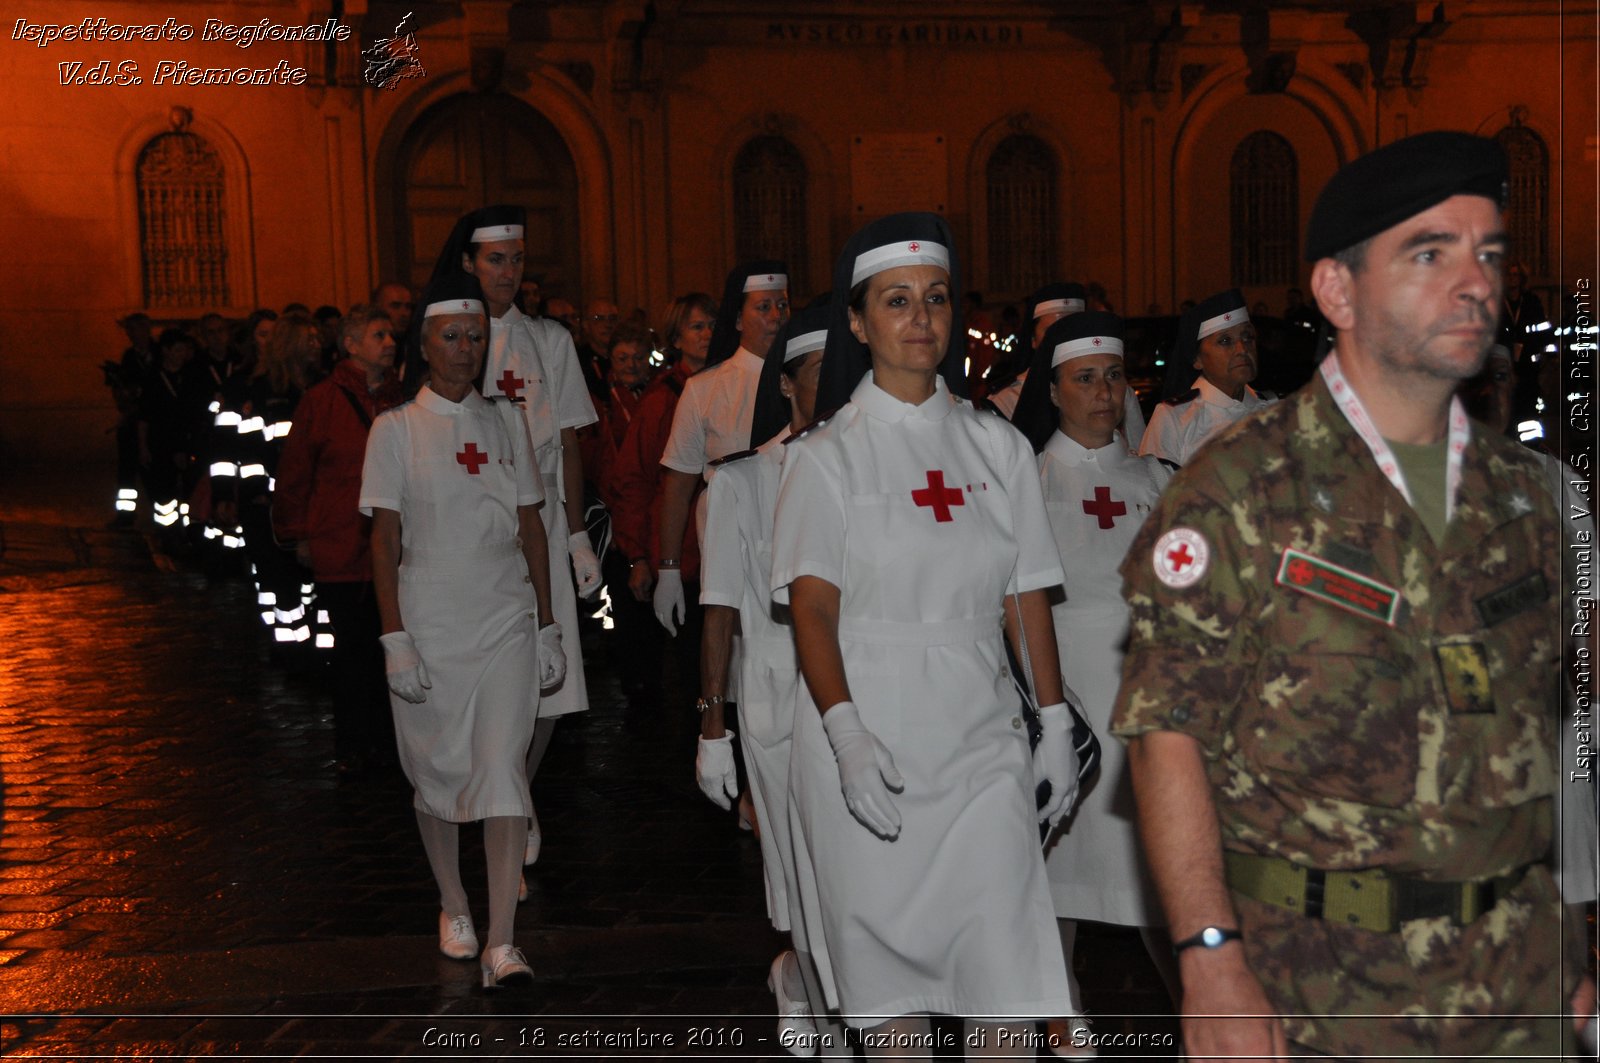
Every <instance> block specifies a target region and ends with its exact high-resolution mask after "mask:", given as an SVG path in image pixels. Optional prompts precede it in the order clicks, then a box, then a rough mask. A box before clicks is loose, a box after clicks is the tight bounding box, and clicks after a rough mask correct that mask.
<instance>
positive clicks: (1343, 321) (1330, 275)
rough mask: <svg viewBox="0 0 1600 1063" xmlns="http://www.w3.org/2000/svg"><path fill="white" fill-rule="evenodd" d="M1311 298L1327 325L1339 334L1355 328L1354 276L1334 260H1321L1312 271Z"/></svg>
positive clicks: (1348, 269)
mask: <svg viewBox="0 0 1600 1063" xmlns="http://www.w3.org/2000/svg"><path fill="white" fill-rule="evenodd" d="M1311 294H1312V296H1313V297H1314V298H1315V299H1316V301H1317V308H1318V309H1319V310H1321V311H1322V316H1323V317H1325V318H1327V319H1328V324H1330V325H1332V326H1333V327H1334V328H1335V329H1337V330H1338V331H1341V332H1349V331H1350V330H1351V329H1353V328H1355V324H1356V312H1355V276H1354V274H1352V273H1351V272H1350V268H1349V267H1348V266H1346V265H1344V264H1343V263H1341V262H1339V261H1338V260H1336V259H1332V258H1321V259H1318V260H1317V264H1316V265H1315V266H1312V267H1311Z"/></svg>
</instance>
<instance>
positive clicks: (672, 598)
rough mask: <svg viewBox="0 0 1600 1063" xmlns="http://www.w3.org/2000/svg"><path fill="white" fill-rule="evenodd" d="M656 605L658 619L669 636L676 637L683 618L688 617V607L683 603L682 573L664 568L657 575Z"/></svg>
mask: <svg viewBox="0 0 1600 1063" xmlns="http://www.w3.org/2000/svg"><path fill="white" fill-rule="evenodd" d="M654 603H655V607H656V619H657V620H659V621H661V626H662V627H664V628H666V629H667V634H669V635H673V636H676V635H677V634H678V625H679V624H681V623H683V618H684V617H685V616H687V615H688V612H687V610H688V606H686V605H684V603H683V572H682V571H680V570H679V569H675V568H664V569H662V570H661V571H660V572H658V573H657V574H656V593H655V598H654Z"/></svg>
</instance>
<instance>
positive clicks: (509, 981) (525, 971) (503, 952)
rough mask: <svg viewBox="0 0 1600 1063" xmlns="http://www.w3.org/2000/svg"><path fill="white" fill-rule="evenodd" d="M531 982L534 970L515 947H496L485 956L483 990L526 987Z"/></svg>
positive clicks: (526, 958)
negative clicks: (509, 986)
mask: <svg viewBox="0 0 1600 1063" xmlns="http://www.w3.org/2000/svg"><path fill="white" fill-rule="evenodd" d="M531 981H533V968H532V967H529V966H528V957H526V956H524V955H523V954H522V950H521V949H519V948H517V947H516V946H515V945H496V946H495V947H494V948H492V949H489V950H488V951H486V952H485V953H484V954H483V988H485V989H494V988H497V987H499V986H504V985H526V984H527V983H529V982H531Z"/></svg>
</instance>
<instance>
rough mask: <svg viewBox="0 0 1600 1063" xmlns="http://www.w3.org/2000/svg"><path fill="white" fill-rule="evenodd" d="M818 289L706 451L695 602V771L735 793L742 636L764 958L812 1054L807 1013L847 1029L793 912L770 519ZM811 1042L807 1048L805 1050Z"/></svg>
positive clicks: (715, 796)
mask: <svg viewBox="0 0 1600 1063" xmlns="http://www.w3.org/2000/svg"><path fill="white" fill-rule="evenodd" d="M827 330H828V303H827V301H826V298H824V299H821V300H818V301H816V302H813V303H812V304H811V305H810V306H808V307H806V308H805V309H804V310H802V311H801V312H800V313H798V314H795V315H794V316H793V317H792V318H790V319H789V323H788V324H787V325H786V326H784V328H783V329H782V330H781V331H780V332H779V333H778V336H777V339H775V340H774V341H773V344H772V347H771V348H770V349H769V350H768V352H767V358H766V364H765V366H764V367H763V369H762V376H761V384H760V388H759V390H758V392H757V396H756V408H755V414H754V417H753V420H752V428H751V431H752V435H753V436H754V437H756V438H764V439H765V440H766V442H764V443H762V444H761V445H760V446H759V447H757V448H756V449H754V450H747V451H743V452H741V453H739V454H730V455H728V456H727V457H725V458H721V459H719V460H717V461H716V462H713V465H714V467H715V468H716V472H715V474H714V475H713V476H712V477H711V486H710V487H709V488H708V489H707V492H706V494H707V498H708V500H709V501H708V503H707V507H706V538H705V541H704V542H703V543H702V544H701V548H700V550H701V552H700V559H701V560H700V603H701V604H702V605H703V606H705V630H704V633H703V635H702V640H703V644H704V648H703V651H702V653H701V656H700V659H701V675H700V689H701V693H702V698H701V704H700V709H701V712H700V742H699V748H698V753H697V756H696V758H695V778H696V780H697V781H698V782H699V784H700V789H701V791H703V792H704V793H705V795H706V796H707V797H709V798H710V799H711V800H712V801H713V802H715V803H716V804H717V805H719V806H720V807H722V808H723V809H727V808H729V807H731V805H732V802H733V801H734V800H736V799H737V798H738V794H739V790H738V781H737V776H736V773H735V769H734V757H733V735H734V732H733V731H731V730H729V729H728V728H727V727H726V725H725V721H724V711H723V704H724V701H725V699H726V695H727V690H728V683H727V673H728V671H729V669H730V668H731V667H734V665H732V664H730V657H731V650H732V645H733V636H734V633H735V631H737V632H738V633H739V636H740V640H739V641H740V651H741V652H740V654H739V661H738V663H737V667H738V668H739V700H738V709H739V732H738V733H739V745H740V749H741V750H742V751H743V753H744V763H745V770H746V772H747V774H748V777H749V781H750V795H751V799H752V801H753V804H754V806H755V812H756V819H757V821H758V822H759V824H760V827H761V831H760V840H761V868H762V873H763V878H764V880H765V883H766V891H767V914H768V916H769V917H770V918H771V920H772V925H773V928H774V929H776V930H779V931H781V932H785V933H789V932H792V933H793V938H794V946H795V950H794V951H786V952H784V953H782V954H781V955H779V956H778V958H777V959H776V960H774V961H773V963H772V970H771V973H770V975H769V977H768V979H767V984H768V986H769V987H770V988H771V989H772V992H773V994H774V995H775V996H776V997H777V1004H778V1022H779V1029H778V1037H779V1044H782V1045H784V1046H785V1047H786V1048H788V1049H789V1051H790V1052H792V1053H794V1054H796V1055H812V1054H814V1053H815V1051H816V1046H817V1044H818V1038H817V1026H816V1024H815V1023H814V1021H813V1015H822V1016H824V1032H825V1033H826V1034H828V1036H827V1037H825V1038H823V1041H824V1043H826V1044H830V1045H832V1046H837V1047H839V1048H841V1049H842V1048H843V1046H844V1044H845V1041H844V1030H843V1028H842V1027H840V1026H838V1025H837V1023H835V1024H833V1025H832V1026H831V1027H828V1026H827V1025H826V1016H825V1010H826V1004H825V1002H824V1000H823V998H822V996H821V994H820V992H817V994H816V995H815V997H813V996H812V994H811V992H810V990H811V989H812V987H817V986H819V985H820V983H819V982H818V981H817V979H816V978H815V977H814V976H810V977H808V975H813V972H811V971H807V970H806V967H807V966H808V965H810V964H811V962H812V961H811V958H810V955H809V952H810V950H809V948H808V946H807V945H806V939H805V933H804V927H803V920H802V919H801V918H800V916H799V914H798V906H799V898H798V897H797V895H796V893H795V885H794V882H795V870H794V857H793V847H792V845H791V828H790V823H789V756H790V739H791V737H792V735H793V731H794V703H795V694H796V691H797V690H798V688H799V685H800V670H799V667H798V665H797V663H796V660H795V649H794V629H793V627H792V626H791V625H790V624H789V622H788V610H786V609H781V608H780V609H774V608H773V605H772V527H773V520H774V513H775V511H776V509H777V504H778V481H779V474H780V471H781V470H782V468H783V455H784V451H785V447H784V446H783V442H784V440H785V439H787V438H788V437H789V435H790V434H791V433H793V432H797V431H799V430H801V429H802V428H804V427H805V426H806V425H807V424H809V423H810V422H811V419H812V416H813V414H814V413H815V410H816V401H817V383H818V381H819V379H820V376H821V370H822V350H823V346H824V344H825V342H826V340H827V335H828V332H827ZM808 1049H809V1050H808Z"/></svg>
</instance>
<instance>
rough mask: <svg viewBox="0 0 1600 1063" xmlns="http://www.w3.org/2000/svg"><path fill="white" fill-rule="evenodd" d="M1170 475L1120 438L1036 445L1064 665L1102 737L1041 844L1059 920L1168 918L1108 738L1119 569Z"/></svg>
mask: <svg viewBox="0 0 1600 1063" xmlns="http://www.w3.org/2000/svg"><path fill="white" fill-rule="evenodd" d="M1171 476H1172V472H1171V470H1169V469H1168V468H1167V467H1166V466H1165V465H1162V464H1161V462H1159V461H1157V460H1156V459H1155V458H1139V457H1134V456H1133V455H1132V454H1129V453H1128V449H1127V445H1126V444H1125V443H1124V442H1123V441H1122V440H1121V439H1120V438H1119V439H1113V440H1112V442H1111V444H1110V445H1109V446H1104V447H1100V448H1098V449H1095V450H1090V449H1088V448H1086V447H1084V446H1082V445H1081V444H1079V443H1076V442H1074V441H1073V440H1072V439H1070V438H1068V437H1067V436H1066V435H1064V434H1062V433H1061V432H1060V431H1057V432H1055V433H1053V434H1052V435H1051V436H1050V440H1049V442H1048V443H1046V444H1045V448H1044V451H1043V452H1042V453H1040V455H1039V479H1040V482H1041V485H1042V487H1043V490H1044V502H1045V508H1046V510H1048V511H1049V514H1050V530H1051V532H1052V534H1053V535H1054V536H1055V541H1056V547H1057V549H1058V550H1059V551H1060V553H1061V568H1062V571H1063V572H1065V573H1066V582H1065V583H1064V584H1063V589H1064V590H1065V592H1066V600H1065V601H1063V602H1060V603H1059V604H1057V605H1055V606H1054V607H1053V608H1052V613H1053V616H1054V620H1055V628H1056V643H1057V646H1058V647H1059V650H1060V655H1061V674H1062V677H1063V678H1064V679H1065V680H1066V681H1067V682H1068V683H1069V684H1071V686H1072V689H1073V690H1074V691H1076V692H1077V694H1078V696H1079V697H1080V698H1082V699H1083V705H1082V708H1083V711H1084V715H1085V716H1086V717H1087V718H1088V720H1089V723H1090V725H1091V726H1092V727H1093V728H1094V730H1095V733H1096V734H1098V735H1100V736H1101V737H1102V741H1101V743H1100V750H1101V760H1100V772H1099V774H1098V775H1097V776H1096V777H1095V778H1094V780H1093V781H1092V782H1091V783H1090V784H1089V785H1088V786H1087V787H1085V788H1084V791H1083V793H1082V794H1080V795H1079V798H1078V806H1077V809H1076V811H1074V813H1073V814H1072V816H1071V818H1070V819H1069V820H1068V821H1067V827H1066V829H1065V830H1061V831H1057V832H1056V834H1055V835H1054V836H1053V837H1052V839H1051V843H1050V846H1049V848H1048V849H1046V851H1045V867H1046V870H1047V872H1048V874H1049V877H1050V895H1051V898H1052V899H1053V900H1054V901H1055V906H1056V914H1057V915H1059V916H1061V917H1062V918H1063V919H1094V920H1098V921H1100V922H1104V923H1116V924H1119V925H1122V926H1158V925H1161V923H1162V922H1163V920H1162V918H1161V908H1160V904H1159V902H1158V899H1157V897H1156V893H1155V890H1154V888H1153V887H1152V886H1151V883H1150V880H1149V872H1148V870H1147V869H1146V868H1145V865H1144V859H1143V856H1142V855H1141V853H1140V850H1139V834H1138V828H1137V821H1136V819H1135V813H1134V806H1133V787H1132V784H1131V782H1130V781H1129V778H1128V757H1127V753H1126V752H1125V751H1124V750H1123V747H1122V743H1120V742H1115V741H1111V740H1109V739H1106V738H1105V736H1106V735H1108V734H1109V733H1110V729H1111V708H1112V705H1113V704H1115V702H1116V699H1117V685H1118V683H1119V682H1120V681H1121V677H1122V653H1123V643H1124V641H1125V639H1126V638H1127V634H1128V607H1127V604H1126V603H1125V602H1124V601H1123V598H1122V577H1121V576H1120V575H1119V574H1118V571H1117V570H1118V567H1119V566H1120V565H1121V564H1122V558H1123V556H1124V555H1126V554H1127V552H1128V545H1129V544H1130V543H1131V542H1133V537H1134V535H1135V533H1137V532H1138V530H1139V526H1140V525H1141V524H1143V523H1144V519H1145V517H1146V516H1148V515H1149V513H1150V510H1151V507H1153V506H1154V505H1155V502H1156V499H1157V497H1158V496H1159V495H1160V494H1161V489H1162V488H1163V487H1164V486H1166V483H1167V480H1168V479H1170V478H1171Z"/></svg>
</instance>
